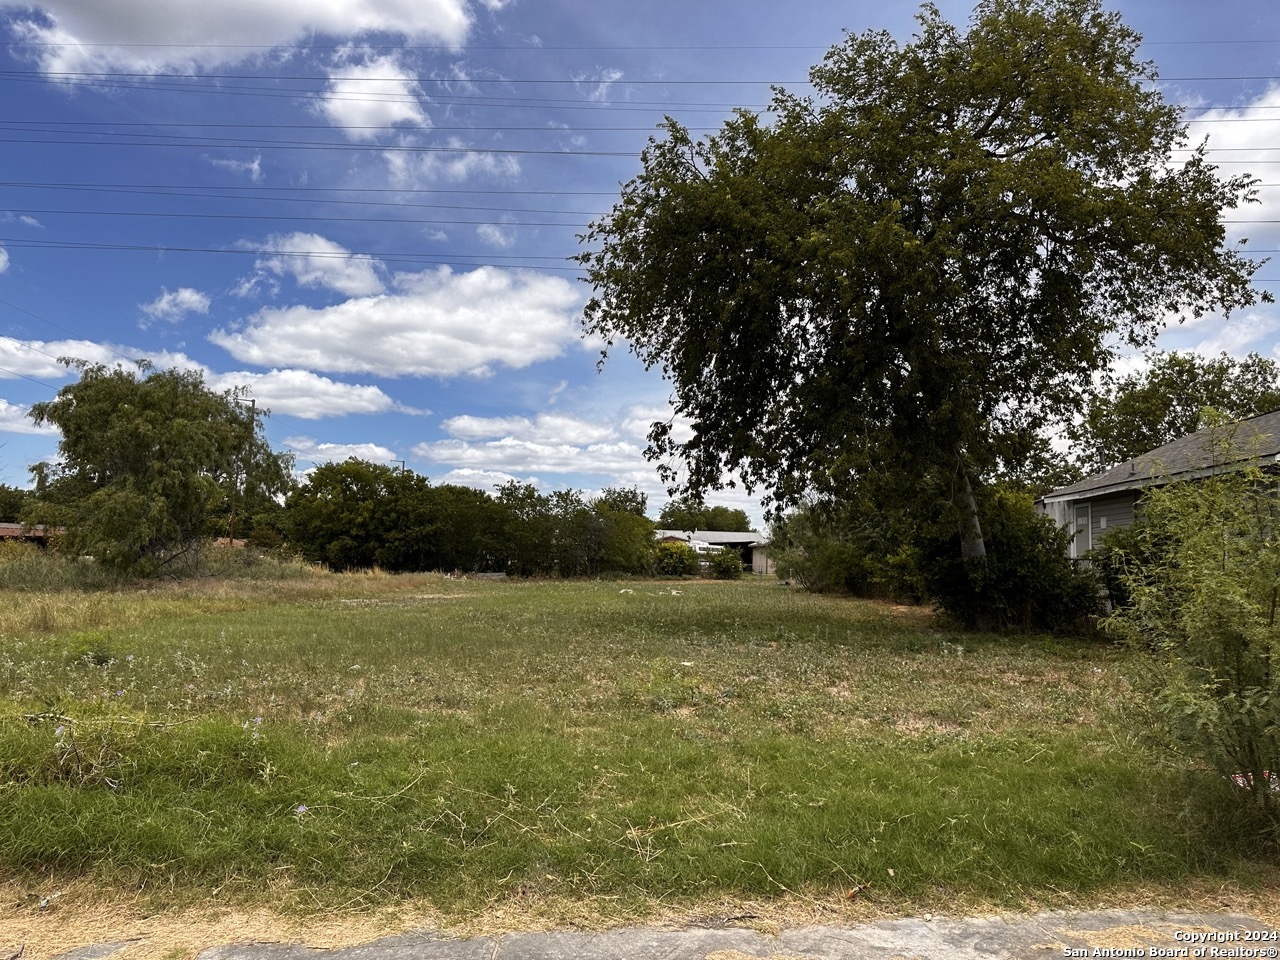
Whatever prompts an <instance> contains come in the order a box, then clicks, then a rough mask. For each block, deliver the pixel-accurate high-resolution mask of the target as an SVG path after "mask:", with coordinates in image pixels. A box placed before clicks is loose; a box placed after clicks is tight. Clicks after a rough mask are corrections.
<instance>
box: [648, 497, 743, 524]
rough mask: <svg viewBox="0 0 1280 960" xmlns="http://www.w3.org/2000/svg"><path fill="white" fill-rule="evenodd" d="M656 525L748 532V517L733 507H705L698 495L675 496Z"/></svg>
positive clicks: (659, 514)
mask: <svg viewBox="0 0 1280 960" xmlns="http://www.w3.org/2000/svg"><path fill="white" fill-rule="evenodd" d="M658 526H660V527H662V528H663V529H664V530H720V531H724V532H729V533H748V532H750V530H751V518H750V517H748V516H747V512H746V511H745V510H739V509H737V508H735V507H722V506H718V505H717V506H707V504H706V503H705V502H704V501H703V499H702V497H700V496H684V497H675V498H673V499H671V500H668V501H667V502H666V503H665V504H664V505H663V507H662V510H661V511H660V512H659V513H658Z"/></svg>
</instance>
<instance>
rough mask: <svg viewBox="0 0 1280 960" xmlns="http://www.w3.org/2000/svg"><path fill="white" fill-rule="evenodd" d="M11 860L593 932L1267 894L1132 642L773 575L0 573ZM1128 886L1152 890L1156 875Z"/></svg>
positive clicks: (13, 871)
mask: <svg viewBox="0 0 1280 960" xmlns="http://www.w3.org/2000/svg"><path fill="white" fill-rule="evenodd" d="M5 600H6V603H5V606H4V609H3V611H0V851H3V855H2V857H0V880H3V881H5V882H7V883H8V884H9V885H10V886H11V887H16V888H19V889H23V890H27V891H30V892H31V894H32V896H37V895H41V894H42V892H47V891H51V890H54V889H55V888H57V887H58V885H60V884H62V885H65V884H68V883H74V882H77V881H80V882H83V881H89V882H91V883H93V884H94V885H96V886H98V887H100V888H101V889H103V890H104V891H106V892H107V893H111V892H113V891H114V892H116V893H118V894H120V895H122V896H128V897H131V898H136V897H137V896H139V892H140V891H141V895H143V896H144V897H153V898H155V901H156V902H157V903H164V904H166V905H175V904H177V905H181V904H184V903H187V904H189V903H205V904H208V903H228V904H239V905H242V906H243V905H249V906H252V905H255V904H258V905H264V904H267V905H272V906H276V907H279V906H283V907H286V908H289V909H293V910H302V911H307V910H321V911H334V910H345V909H351V908H353V907H360V908H363V907H372V906H379V905H386V904H395V903H403V902H409V901H415V902H429V903H430V904H432V905H433V907H434V908H435V909H438V910H440V911H442V912H443V915H445V916H452V917H457V918H466V917H474V916H477V915H479V914H482V913H484V912H486V911H494V910H499V909H515V908H519V909H523V910H525V911H527V912H528V913H529V914H530V915H538V914H547V913H553V912H554V911H555V910H556V909H557V907H556V906H555V905H557V904H560V905H564V904H575V905H576V909H578V910H579V911H583V912H585V913H586V914H588V915H592V916H596V917H598V918H600V919H602V920H608V919H611V918H628V919H630V918H636V917H642V916H645V915H647V914H649V913H651V912H652V911H654V910H655V909H658V908H659V907H669V906H681V905H696V904H699V903H707V902H712V901H720V902H723V901H725V900H726V899H732V898H738V899H744V900H745V899H751V900H761V899H765V900H767V899H768V898H776V897H782V896H789V897H793V898H796V897H798V898H802V899H809V900H812V901H814V902H821V903H843V902H845V901H846V900H847V897H848V891H850V890H852V889H855V888H857V887H858V886H859V885H861V884H867V883H870V884H871V886H870V887H869V888H867V889H866V890H864V891H863V892H862V894H861V900H862V901H863V902H871V903H876V904H880V905H882V906H883V907H884V908H885V909H887V910H891V911H892V910H901V911H905V910H911V909H933V910H936V911H938V912H951V911H953V910H954V909H956V908H957V907H958V908H960V909H963V908H965V906H967V905H987V906H995V907H1005V908H1020V907H1027V906H1032V905H1049V906H1053V905H1057V906H1066V905H1071V904H1076V903H1092V902H1105V901H1107V900H1108V898H1112V899H1117V898H1118V899H1124V898H1133V897H1137V896H1139V895H1141V896H1143V897H1147V896H1151V895H1155V896H1157V897H1159V896H1162V895H1168V896H1170V897H1174V898H1176V896H1177V893H1178V891H1185V890H1188V889H1190V888H1191V887H1192V886H1195V887H1196V888H1197V889H1206V888H1221V889H1233V890H1244V891H1250V890H1260V889H1273V888H1274V884H1275V881H1276V878H1277V874H1276V871H1275V869H1274V868H1273V867H1271V866H1270V865H1269V858H1267V857H1265V856H1264V855H1263V854H1262V853H1261V852H1260V851H1259V850H1258V849H1257V845H1256V843H1255V842H1254V841H1253V840H1252V839H1251V836H1250V833H1249V831H1248V830H1247V829H1245V828H1244V827H1243V826H1242V825H1241V824H1239V823H1237V822H1236V821H1234V820H1233V819H1232V817H1230V816H1227V815H1223V810H1225V809H1228V808H1229V806H1230V805H1229V804H1224V803H1223V801H1224V799H1226V795H1227V793H1228V792H1229V790H1230V789H1232V788H1230V787H1229V786H1228V785H1226V784H1224V783H1219V782H1217V780H1216V778H1212V777H1208V776H1206V775H1202V774H1196V773H1194V772H1192V771H1191V770H1190V769H1189V767H1188V764H1187V762H1186V761H1185V760H1184V759H1182V758H1179V757H1178V756H1176V755H1175V754H1174V753H1172V752H1171V751H1170V750H1168V749H1167V748H1166V747H1165V746H1164V745H1163V739H1162V737H1161V736H1160V735H1159V731H1158V730H1156V729H1155V728H1154V727H1153V726H1152V724H1151V723H1150V722H1149V720H1148V719H1147V718H1146V716H1145V714H1144V712H1143V710H1142V709H1141V704H1140V702H1139V698H1138V697H1136V696H1135V694H1134V693H1133V686H1132V684H1133V682H1134V671H1136V670H1137V669H1138V668H1139V664H1138V663H1137V662H1136V661H1135V660H1134V659H1133V658H1132V655H1130V654H1128V653H1126V652H1124V651H1120V650H1117V649H1116V648H1114V647H1112V646H1109V645H1106V644H1103V643H1085V642H1074V641H1062V640H1054V639H1051V638H1039V637H1031V638H1028V637H1013V638H1009V637H1004V638H983V637H975V636H972V635H964V634H956V633H950V632H947V631H945V630H943V629H941V628H940V627H939V626H938V625H937V624H936V623H935V621H934V620H933V619H932V618H931V616H930V615H929V613H928V612H927V611H924V610H920V609H913V608H901V607H893V606H888V605H885V604H878V603H871V602H864V601H854V600H847V599H832V598H822V597H813V596H808V595H804V594H802V593H800V592H797V591H793V590H790V589H788V588H785V587H783V586H780V585H778V584H777V583H775V582H773V581H744V582H740V583H716V582H688V583H678V584H658V583H651V582H642V581H637V582H632V583H608V582H573V583H562V582H534V583H519V582H491V581H471V580H452V579H446V578H443V577H439V576H406V577H387V576H377V575H350V576H344V577H333V576H320V575H316V576H311V577H307V578H302V579H293V580H281V581H278V582H252V581H250V582H240V583H228V582H223V581H211V582H196V583H188V584H185V585H171V586H166V587H160V588H155V589H151V590H136V589H134V590H120V591H114V592H83V593H81V592H76V591H63V592H59V593H56V594H42V593H39V592H32V591H25V592H17V591H15V592H10V593H7V594H6V597H5ZM1139 892H1141V893H1139Z"/></svg>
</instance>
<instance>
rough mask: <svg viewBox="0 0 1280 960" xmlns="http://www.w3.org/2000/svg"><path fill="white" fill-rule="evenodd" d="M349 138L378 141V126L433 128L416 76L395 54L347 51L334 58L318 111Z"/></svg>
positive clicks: (347, 49)
mask: <svg viewBox="0 0 1280 960" xmlns="http://www.w3.org/2000/svg"><path fill="white" fill-rule="evenodd" d="M317 109H318V110H319V111H320V113H321V114H322V115H323V116H324V117H325V119H326V120H328V121H329V122H330V123H331V124H333V125H334V126H335V127H339V128H341V129H342V131H343V132H344V133H345V134H346V137H347V139H348V140H356V141H360V140H366V141H367V140H375V139H377V137H378V133H379V130H378V129H370V128H380V127H390V126H395V125H397V124H404V125H407V126H413V127H429V126H431V120H430V118H429V117H428V116H427V114H426V111H425V110H424V109H423V107H422V103H421V101H420V99H419V91H418V75H417V74H416V73H414V72H413V71H412V70H409V69H407V68H405V67H404V66H402V65H401V63H400V62H399V61H398V60H397V59H396V57H395V56H393V55H390V54H388V55H385V56H381V57H377V56H373V55H372V54H371V53H370V52H368V51H367V50H366V51H358V50H355V49H353V48H350V47H348V48H345V49H344V50H342V51H339V54H338V56H337V57H335V59H334V66H333V69H332V70H331V71H330V73H329V85H328V87H327V88H326V90H325V93H324V96H323V97H322V98H321V100H320V102H319V106H318V108H317Z"/></svg>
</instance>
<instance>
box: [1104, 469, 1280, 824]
mask: <svg viewBox="0 0 1280 960" xmlns="http://www.w3.org/2000/svg"><path fill="white" fill-rule="evenodd" d="M1144 514H1145V522H1144V523H1142V524H1141V525H1140V526H1137V527H1135V528H1134V530H1133V533H1132V534H1131V539H1132V541H1133V543H1132V544H1128V545H1119V544H1113V547H1114V549H1115V552H1116V554H1117V557H1116V564H1115V567H1116V569H1117V571H1118V577H1119V580H1120V582H1121V584H1122V586H1123V588H1124V590H1125V591H1126V592H1127V596H1128V599H1129V602H1128V605H1127V606H1125V607H1123V608H1122V609H1120V610H1119V611H1117V612H1116V614H1115V615H1113V616H1112V617H1111V618H1109V619H1108V620H1107V621H1106V622H1105V624H1104V626H1105V627H1106V628H1107V629H1108V630H1110V631H1111V632H1113V633H1114V634H1116V635H1117V636H1120V637H1121V638H1123V639H1126V640H1128V641H1129V642H1130V643H1134V644H1138V645H1141V646H1143V647H1144V648H1147V649H1150V650H1152V651H1154V652H1155V654H1156V659H1157V669H1156V671H1155V672H1154V677H1153V680H1154V687H1153V690H1152V693H1153V695H1154V698H1155V703H1156V705H1157V707H1158V709H1159V710H1160V712H1161V713H1162V714H1163V715H1164V716H1165V718H1166V719H1167V720H1168V722H1169V723H1170V725H1171V727H1172V728H1173V730H1174V731H1175V733H1176V734H1177V735H1178V736H1179V737H1180V739H1181V740H1182V741H1183V742H1184V743H1186V744H1187V745H1189V746H1192V747H1194V748H1195V749H1197V750H1198V751H1199V752H1200V754H1201V755H1202V756H1203V757H1204V758H1205V759H1206V760H1207V761H1208V762H1209V763H1210V764H1211V765H1212V766H1213V767H1214V768H1216V769H1217V770H1218V771H1219V772H1220V773H1222V774H1224V775H1225V776H1228V777H1231V778H1232V779H1233V780H1234V781H1235V782H1236V784H1237V785H1238V786H1240V787H1241V788H1242V789H1241V795H1242V796H1247V797H1249V798H1251V799H1252V802H1253V805H1254V807H1255V808H1256V809H1257V811H1258V812H1259V813H1260V814H1261V815H1262V816H1263V817H1264V818H1265V820H1266V822H1267V823H1268V824H1269V827H1270V829H1271V831H1272V834H1273V837H1276V838H1277V839H1280V795H1278V794H1277V793H1276V792H1275V791H1274V790H1273V784H1274V782H1275V778H1276V776H1277V773H1280V671H1276V670H1275V669H1274V665H1275V664H1276V663H1277V662H1280V625H1278V624H1277V619H1276V614H1277V599H1278V598H1280V538H1277V536H1276V533H1277V530H1278V528H1280V479H1277V478H1276V477H1275V476H1271V475H1266V474H1264V473H1263V472H1262V471H1261V470H1259V469H1258V468H1256V467H1248V468H1246V469H1242V470H1238V471H1233V472H1231V473H1227V474H1221V475H1218V476H1211V477H1208V478H1205V479H1203V480H1200V481H1196V482H1185V483H1171V484H1168V485H1167V486H1164V487H1161V488H1157V489H1152V490H1150V491H1148V493H1147V496H1146V499H1145V501H1144Z"/></svg>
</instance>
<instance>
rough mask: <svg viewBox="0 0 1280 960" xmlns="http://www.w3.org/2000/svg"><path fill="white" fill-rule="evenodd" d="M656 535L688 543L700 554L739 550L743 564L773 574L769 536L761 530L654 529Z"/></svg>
mask: <svg viewBox="0 0 1280 960" xmlns="http://www.w3.org/2000/svg"><path fill="white" fill-rule="evenodd" d="M653 535H654V537H655V538H656V539H657V540H659V541H661V542H662V543H686V544H688V545H689V546H690V547H692V548H693V549H694V550H695V551H697V552H698V553H700V554H701V553H711V552H714V551H716V550H737V551H738V553H740V554H741V555H742V565H743V566H744V567H748V566H749V567H750V568H751V572H752V573H759V574H771V573H773V572H774V567H773V561H772V560H770V559H769V554H768V546H769V541H768V538H767V537H766V536H765V535H764V534H763V533H760V532H759V531H756V530H752V531H749V532H747V533H735V532H731V531H728V530H655V531H653Z"/></svg>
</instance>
